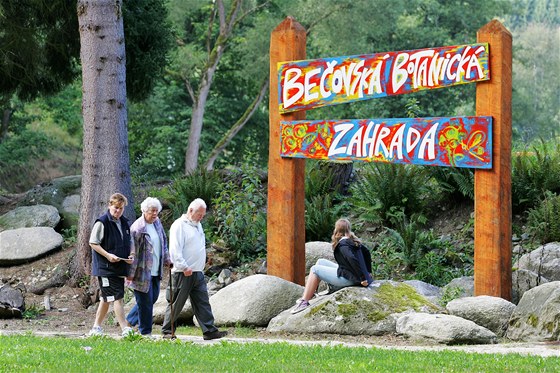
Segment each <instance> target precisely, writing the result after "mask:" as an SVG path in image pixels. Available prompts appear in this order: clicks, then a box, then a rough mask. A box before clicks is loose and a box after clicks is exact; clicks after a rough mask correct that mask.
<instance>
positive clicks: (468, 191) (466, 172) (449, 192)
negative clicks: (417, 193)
mask: <svg viewBox="0 0 560 373" xmlns="http://www.w3.org/2000/svg"><path fill="white" fill-rule="evenodd" d="M428 173H429V174H430V175H431V176H432V177H433V178H434V180H435V181H436V182H437V184H438V185H439V187H440V188H441V189H442V191H443V192H444V193H445V194H446V197H447V199H448V200H450V201H453V202H454V203H457V202H461V201H465V200H470V201H474V172H473V170H472V169H470V168H456V167H429V168H428Z"/></svg>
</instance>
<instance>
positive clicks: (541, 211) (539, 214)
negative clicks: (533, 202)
mask: <svg viewBox="0 0 560 373" xmlns="http://www.w3.org/2000/svg"><path fill="white" fill-rule="evenodd" d="M527 226H528V230H529V232H531V233H532V234H533V238H534V239H535V240H537V241H539V242H540V243H542V244H545V243H548V242H554V241H560V195H557V194H554V193H552V192H550V191H547V192H545V197H544V199H543V200H542V201H541V202H540V203H539V205H538V206H537V207H535V208H533V209H531V210H529V217H528V219H527Z"/></svg>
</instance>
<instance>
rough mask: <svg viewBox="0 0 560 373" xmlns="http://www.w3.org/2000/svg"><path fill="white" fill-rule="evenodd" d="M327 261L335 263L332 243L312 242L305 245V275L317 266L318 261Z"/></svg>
mask: <svg viewBox="0 0 560 373" xmlns="http://www.w3.org/2000/svg"><path fill="white" fill-rule="evenodd" d="M319 259H327V260H330V261H331V262H334V261H335V259H334V252H333V248H332V244H331V243H330V242H322V241H311V242H306V243H305V274H309V269H310V268H311V267H312V266H314V265H315V263H316V262H317V260H319Z"/></svg>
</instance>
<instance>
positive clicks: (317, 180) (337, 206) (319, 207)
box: [305, 162, 345, 241]
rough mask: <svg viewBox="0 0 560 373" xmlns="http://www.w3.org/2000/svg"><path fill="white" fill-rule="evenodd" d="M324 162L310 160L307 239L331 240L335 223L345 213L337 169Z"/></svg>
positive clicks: (306, 198)
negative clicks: (336, 176) (337, 183)
mask: <svg viewBox="0 0 560 373" xmlns="http://www.w3.org/2000/svg"><path fill="white" fill-rule="evenodd" d="M324 164H325V163H323V162H315V163H312V162H308V163H307V168H306V175H305V239H306V241H330V238H331V235H332V231H333V228H334V224H335V223H336V221H337V220H338V219H339V218H340V217H341V216H342V215H344V210H345V204H344V203H343V196H342V195H341V193H340V189H341V188H340V186H339V185H334V184H335V174H334V173H335V169H334V168H330V167H322V166H323V165H324Z"/></svg>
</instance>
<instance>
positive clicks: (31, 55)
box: [0, 0, 80, 99]
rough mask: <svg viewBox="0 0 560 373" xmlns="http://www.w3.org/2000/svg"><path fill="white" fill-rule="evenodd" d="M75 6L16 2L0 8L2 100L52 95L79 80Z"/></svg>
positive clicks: (59, 1)
mask: <svg viewBox="0 0 560 373" xmlns="http://www.w3.org/2000/svg"><path fill="white" fill-rule="evenodd" d="M79 53H80V40H79V33H78V18H77V13H76V3H75V2H70V1H66V0H52V1H24V2H22V1H13V0H5V1H2V4H1V5H0V56H2V63H1V64H0V98H1V97H10V96H11V95H12V94H14V93H15V94H17V95H18V96H19V97H21V98H23V99H31V98H34V97H36V96H37V95H39V94H42V93H52V92H55V91H57V90H59V89H61V88H62V87H63V86H64V85H65V84H67V83H69V82H71V81H72V80H73V79H74V77H75V76H76V75H77V73H78V70H77V69H76V67H75V58H77V57H78V56H79Z"/></svg>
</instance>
